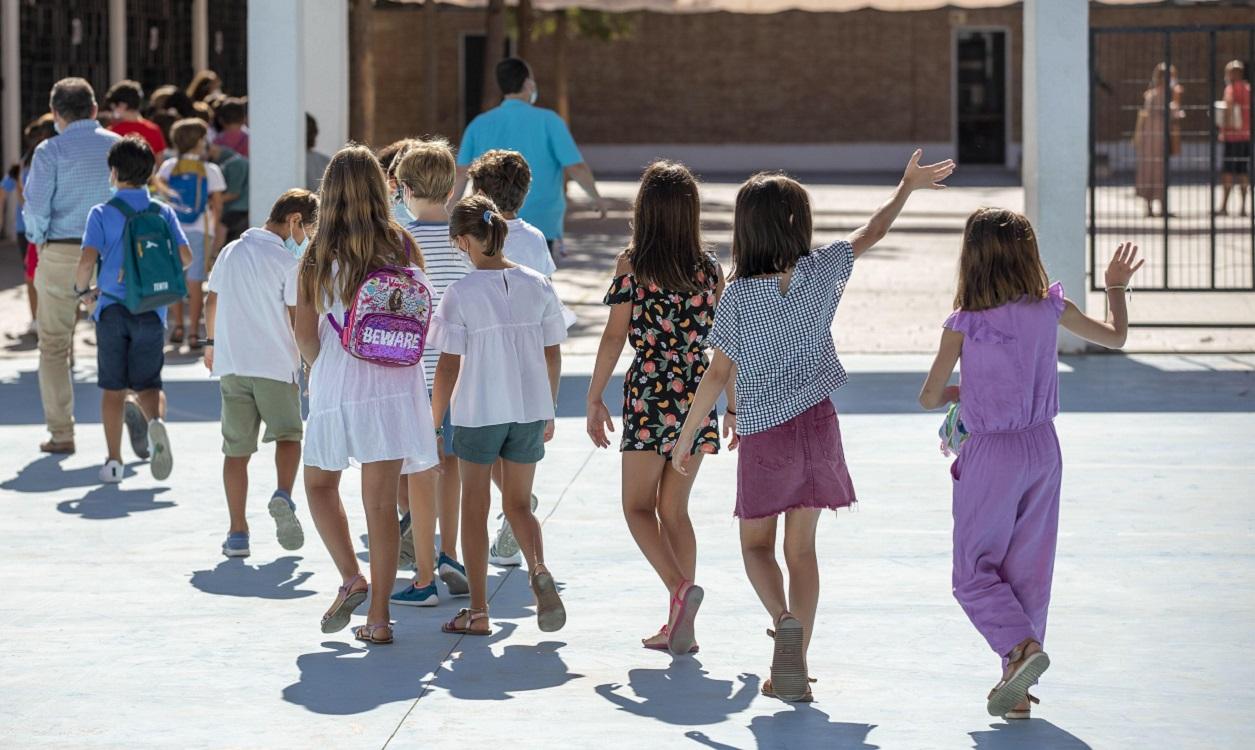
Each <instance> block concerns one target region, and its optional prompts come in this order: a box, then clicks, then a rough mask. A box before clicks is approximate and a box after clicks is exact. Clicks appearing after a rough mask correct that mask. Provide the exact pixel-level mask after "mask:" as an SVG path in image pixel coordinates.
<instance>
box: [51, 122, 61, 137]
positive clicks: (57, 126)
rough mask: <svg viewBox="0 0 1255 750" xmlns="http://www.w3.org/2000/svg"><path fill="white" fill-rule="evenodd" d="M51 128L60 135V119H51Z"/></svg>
mask: <svg viewBox="0 0 1255 750" xmlns="http://www.w3.org/2000/svg"><path fill="white" fill-rule="evenodd" d="M52 129H53V130H55V131H57V134H58V135H60V134H61V121H60V120H53V121H52Z"/></svg>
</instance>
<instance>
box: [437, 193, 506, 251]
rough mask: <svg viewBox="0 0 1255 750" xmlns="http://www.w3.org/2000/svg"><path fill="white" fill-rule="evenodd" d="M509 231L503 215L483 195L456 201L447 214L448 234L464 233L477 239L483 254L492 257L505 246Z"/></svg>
mask: <svg viewBox="0 0 1255 750" xmlns="http://www.w3.org/2000/svg"><path fill="white" fill-rule="evenodd" d="M509 231H510V229H509V226H508V225H507V224H506V221H505V217H503V216H502V215H501V212H500V211H498V210H497V205H496V204H495V203H493V202H492V201H491V200H490V199H489V198H488V197H486V196H483V195H472V196H470V197H467V198H463V199H462V200H460V201H458V203H457V205H456V206H454V207H453V213H452V214H451V215H450V216H449V235H450V236H451V237H460V236H463V235H466V236H468V237H474V238H475V239H477V240H479V241H480V243H482V244H483V246H484V255H487V256H489V257H492V256H494V255H496V254H497V253H500V252H501V250H502V248H504V247H505V238H506V234H507V233H508V232H509Z"/></svg>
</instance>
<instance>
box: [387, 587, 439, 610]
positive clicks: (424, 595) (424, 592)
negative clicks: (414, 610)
mask: <svg viewBox="0 0 1255 750" xmlns="http://www.w3.org/2000/svg"><path fill="white" fill-rule="evenodd" d="M388 601H390V602H392V603H393V604H400V605H402V606H405V607H434V606H436V605H437V604H439V603H440V597H439V596H436V582H435V581H432V582H431V583H429V584H427V585H426V586H424V587H422V588H421V589H420V588H419V587H418V586H415V585H414V584H412V583H411V584H410V585H408V586H406V587H405V588H403V589H401V590H400V591H398V592H396V593H395V594H393V595H392V596H390V597H388Z"/></svg>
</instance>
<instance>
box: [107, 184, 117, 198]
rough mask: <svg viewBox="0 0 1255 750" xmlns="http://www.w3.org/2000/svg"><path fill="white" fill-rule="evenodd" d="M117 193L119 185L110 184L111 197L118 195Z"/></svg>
mask: <svg viewBox="0 0 1255 750" xmlns="http://www.w3.org/2000/svg"><path fill="white" fill-rule="evenodd" d="M117 194H118V186H117V185H110V186H109V197H113V196H115V195H117Z"/></svg>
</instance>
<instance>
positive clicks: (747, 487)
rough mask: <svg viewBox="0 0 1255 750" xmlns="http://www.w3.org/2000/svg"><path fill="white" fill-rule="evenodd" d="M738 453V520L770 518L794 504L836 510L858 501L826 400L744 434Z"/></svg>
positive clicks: (838, 428)
mask: <svg viewBox="0 0 1255 750" xmlns="http://www.w3.org/2000/svg"><path fill="white" fill-rule="evenodd" d="M737 453H738V456H739V458H738V459H737V465H736V511H735V515H736V517H737V518H742V519H751V518H769V517H771V516H776V515H779V514H781V513H784V512H786V511H790V510H794V509H795V508H824V509H827V508H831V509H834V510H835V509H837V508H848V507H849V506H851V505H853V504H854V502H855V501H856V498H855V496H854V483H853V482H851V481H850V472H849V470H848V469H846V466H845V452H844V451H843V450H842V449H841V426H840V425H839V424H838V423H837V410H836V407H834V406H833V405H832V401H831V400H830V399H824V400H823V401H821V402H819V403H818V404H816V405H814V406H812V407H811V408H809V409H807V410H806V411H804V412H802V413H801V414H799V415H797V416H796V417H794V418H793V419H790V420H789V421H788V422H785V423H784V424H781V425H777V426H776V427H772V428H771V429H770V430H764V431H763V432H756V433H754V434H752V435H745V436H743V437H742V438H741V443H740V446H739V447H738V448H737Z"/></svg>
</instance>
